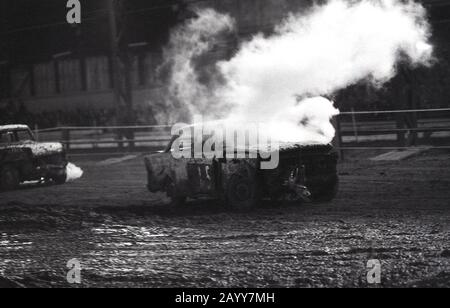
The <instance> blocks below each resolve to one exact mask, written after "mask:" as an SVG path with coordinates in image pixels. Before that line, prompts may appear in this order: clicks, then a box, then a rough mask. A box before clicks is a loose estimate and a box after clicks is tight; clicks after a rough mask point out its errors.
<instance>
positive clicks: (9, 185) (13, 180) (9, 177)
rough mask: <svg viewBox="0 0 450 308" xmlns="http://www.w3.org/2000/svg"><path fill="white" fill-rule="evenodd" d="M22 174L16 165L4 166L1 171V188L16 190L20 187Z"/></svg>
mask: <svg viewBox="0 0 450 308" xmlns="http://www.w3.org/2000/svg"><path fill="white" fill-rule="evenodd" d="M19 184H20V174H19V171H18V170H17V169H16V168H15V167H14V166H4V167H3V168H2V169H1V171H0V188H1V189H2V190H14V189H17V188H18V187H19Z"/></svg>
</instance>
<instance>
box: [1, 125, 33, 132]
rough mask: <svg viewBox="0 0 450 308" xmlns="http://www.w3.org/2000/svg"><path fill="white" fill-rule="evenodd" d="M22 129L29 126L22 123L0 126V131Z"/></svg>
mask: <svg viewBox="0 0 450 308" xmlns="http://www.w3.org/2000/svg"><path fill="white" fill-rule="evenodd" d="M23 129H29V127H28V126H27V125H22V124H16V125H3V126H0V132H1V131H10V130H23Z"/></svg>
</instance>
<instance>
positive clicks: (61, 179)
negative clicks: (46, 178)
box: [52, 172, 67, 185]
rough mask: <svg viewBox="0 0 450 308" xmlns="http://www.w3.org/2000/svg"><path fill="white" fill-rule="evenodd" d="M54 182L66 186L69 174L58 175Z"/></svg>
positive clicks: (53, 177) (53, 178)
mask: <svg viewBox="0 0 450 308" xmlns="http://www.w3.org/2000/svg"><path fill="white" fill-rule="evenodd" d="M52 180H53V182H55V184H57V185H62V184H65V183H66V181H67V173H66V172H62V173H60V174H58V175H55V176H52Z"/></svg>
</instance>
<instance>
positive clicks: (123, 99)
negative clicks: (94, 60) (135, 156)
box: [106, 0, 134, 148]
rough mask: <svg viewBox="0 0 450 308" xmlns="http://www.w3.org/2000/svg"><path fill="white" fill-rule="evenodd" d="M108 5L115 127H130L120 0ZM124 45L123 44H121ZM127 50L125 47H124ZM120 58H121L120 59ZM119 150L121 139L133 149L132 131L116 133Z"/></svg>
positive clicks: (127, 61) (130, 104)
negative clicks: (119, 14) (121, 41)
mask: <svg viewBox="0 0 450 308" xmlns="http://www.w3.org/2000/svg"><path fill="white" fill-rule="evenodd" d="M106 1H107V4H108V16H109V29H110V40H111V62H112V74H113V91H114V99H115V105H116V124H117V126H124V125H126V126H130V125H132V124H133V92H132V85H131V72H130V65H131V63H130V59H129V55H128V50H126V49H124V50H121V49H120V46H121V44H120V40H121V39H120V37H119V32H120V33H124V29H123V28H124V27H125V26H124V22H123V21H122V22H121V23H120V24H121V27H122V29H120V31H119V29H118V23H117V9H118V4H119V3H120V2H119V1H120V0H106ZM122 45H124V44H122ZM125 48H127V47H125ZM121 56H122V58H121ZM117 135H118V139H119V148H121V147H123V143H122V142H120V141H121V140H122V138H123V137H125V138H126V139H128V141H129V145H130V147H134V142H133V140H134V132H133V131H132V130H121V129H119V130H118V132H117Z"/></svg>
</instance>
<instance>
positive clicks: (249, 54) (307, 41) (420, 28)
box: [166, 0, 433, 143]
mask: <svg viewBox="0 0 450 308" xmlns="http://www.w3.org/2000/svg"><path fill="white" fill-rule="evenodd" d="M197 15H198V17H197V18H196V19H192V20H190V21H188V22H187V24H186V25H183V26H182V27H180V28H178V29H177V30H175V31H174V32H173V34H172V37H171V43H170V45H169V47H168V48H167V50H166V57H168V58H169V59H170V61H172V65H171V69H172V72H171V78H170V86H169V88H170V92H171V95H172V97H176V98H178V99H179V101H180V102H182V103H184V104H187V106H188V110H189V112H190V113H191V115H192V116H193V115H195V114H201V115H203V116H204V117H210V118H212V119H214V118H216V119H217V118H218V117H220V118H225V119H227V120H228V121H235V122H239V123H242V122H262V123H266V127H267V131H268V132H269V133H270V134H271V136H272V137H273V138H275V139H277V140H278V141H282V142H283V141H286V142H298V143H328V142H330V141H331V140H332V138H333V137H334V133H335V131H334V128H333V127H332V126H331V124H330V118H331V117H333V116H334V115H336V114H338V112H339V111H338V110H337V109H336V108H335V107H334V106H333V103H332V102H331V101H329V100H328V99H325V98H324V97H321V96H329V95H333V94H334V93H336V92H337V91H338V90H341V89H344V88H346V87H348V86H350V85H353V84H355V83H358V82H360V81H362V80H366V81H367V82H370V83H372V84H374V85H375V86H380V85H382V84H384V83H385V82H387V81H388V80H389V79H391V78H392V77H394V76H395V74H396V64H397V63H398V62H399V61H402V62H405V63H408V64H409V65H411V66H418V65H428V64H430V62H431V60H432V49H433V48H432V46H431V45H430V43H429V37H430V29H429V24H428V22H427V20H426V11H425V9H424V8H423V7H422V6H421V5H420V4H417V3H415V2H412V1H402V2H400V1H397V0H373V1H369V0H363V1H353V2H350V1H344V0H332V1H330V2H329V3H328V4H325V5H321V6H315V7H313V8H311V9H310V10H309V11H308V12H307V13H304V14H291V15H290V16H288V17H286V19H285V20H284V21H283V22H281V24H280V25H278V26H277V27H276V29H275V32H274V34H272V35H270V36H265V35H263V34H258V35H256V36H254V37H253V38H252V39H250V40H249V41H246V42H244V43H242V44H241V46H240V48H239V50H238V51H237V53H236V54H235V55H234V56H233V57H232V58H231V59H230V60H227V61H221V62H219V63H216V65H215V67H214V68H215V69H214V74H211V80H212V82H209V83H207V84H205V83H202V82H201V80H200V78H199V75H198V71H197V70H196V67H195V59H196V57H198V56H200V55H201V54H203V53H205V52H207V51H209V50H210V49H211V47H212V46H213V45H214V43H215V41H216V39H217V37H218V36H220V35H221V34H223V33H224V32H229V31H231V30H232V29H233V26H232V25H233V21H232V19H231V18H230V17H229V16H227V15H222V14H219V13H217V12H215V11H213V10H211V9H207V10H199V11H197ZM217 76H220V77H217Z"/></svg>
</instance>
